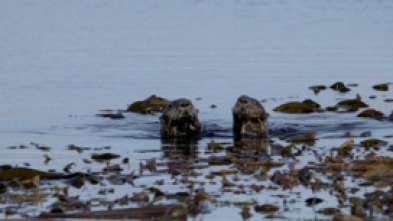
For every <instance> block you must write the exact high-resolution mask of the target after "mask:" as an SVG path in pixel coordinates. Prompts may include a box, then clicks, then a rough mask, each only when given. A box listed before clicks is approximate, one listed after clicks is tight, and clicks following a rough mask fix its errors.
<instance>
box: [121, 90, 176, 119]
mask: <svg viewBox="0 0 393 221" xmlns="http://www.w3.org/2000/svg"><path fill="white" fill-rule="evenodd" d="M170 103H171V101H168V100H167V99H164V98H162V97H158V96H156V95H155V94H153V95H152V96H150V97H148V98H146V99H145V100H143V101H136V102H134V103H132V104H131V105H129V106H128V107H127V111H131V112H136V113H140V114H150V113H152V112H162V111H163V110H164V109H165V108H166V107H167V106H168V105H169V104H170Z"/></svg>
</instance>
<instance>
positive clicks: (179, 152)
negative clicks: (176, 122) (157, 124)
mask: <svg viewBox="0 0 393 221" xmlns="http://www.w3.org/2000/svg"><path fill="white" fill-rule="evenodd" d="M161 149H162V151H163V153H164V156H165V157H167V158H169V159H174V158H176V157H185V158H187V159H193V158H197V157H198V140H197V139H195V138H192V137H178V138H161Z"/></svg>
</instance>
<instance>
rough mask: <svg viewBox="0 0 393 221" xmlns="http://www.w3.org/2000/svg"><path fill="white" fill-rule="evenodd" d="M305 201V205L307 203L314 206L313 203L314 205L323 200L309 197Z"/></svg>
mask: <svg viewBox="0 0 393 221" xmlns="http://www.w3.org/2000/svg"><path fill="white" fill-rule="evenodd" d="M305 202H306V205H307V206H314V205H316V204H320V203H322V202H323V199H321V198H317V197H311V198H308V199H306V201H305Z"/></svg>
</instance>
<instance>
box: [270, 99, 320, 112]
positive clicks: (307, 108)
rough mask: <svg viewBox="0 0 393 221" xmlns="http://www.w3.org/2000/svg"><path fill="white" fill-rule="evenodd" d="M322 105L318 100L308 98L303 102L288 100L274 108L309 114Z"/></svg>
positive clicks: (280, 110) (279, 110)
mask: <svg viewBox="0 0 393 221" xmlns="http://www.w3.org/2000/svg"><path fill="white" fill-rule="evenodd" d="M320 107H321V105H319V104H318V103H317V102H315V101H313V100H311V99H307V100H304V101H303V102H298V101H292V102H288V103H285V104H282V105H280V106H278V107H276V108H274V109H273V110H274V111H278V112H284V113H290V114H308V113H312V112H314V111H316V110H317V109H318V108H320Z"/></svg>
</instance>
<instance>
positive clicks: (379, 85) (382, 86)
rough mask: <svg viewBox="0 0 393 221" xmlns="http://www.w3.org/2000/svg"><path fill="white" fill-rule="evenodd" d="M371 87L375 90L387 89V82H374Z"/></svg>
mask: <svg viewBox="0 0 393 221" xmlns="http://www.w3.org/2000/svg"><path fill="white" fill-rule="evenodd" d="M373 89H374V90H376V91H388V90H389V84H376V85H374V86H373Z"/></svg>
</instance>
